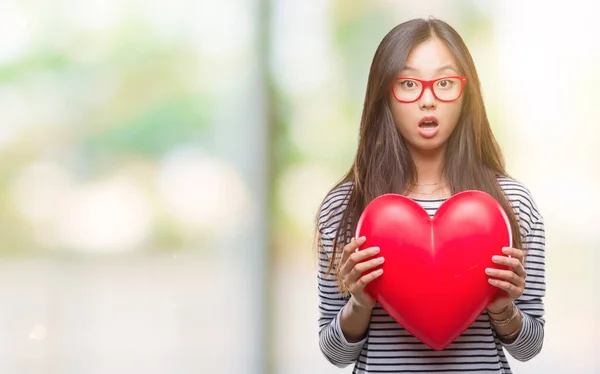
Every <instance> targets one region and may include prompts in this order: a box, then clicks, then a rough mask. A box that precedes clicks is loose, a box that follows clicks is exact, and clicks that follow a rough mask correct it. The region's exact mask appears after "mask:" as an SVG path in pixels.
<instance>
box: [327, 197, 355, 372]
mask: <svg viewBox="0 0 600 374" xmlns="http://www.w3.org/2000/svg"><path fill="white" fill-rule="evenodd" d="M348 192H349V188H348V187H347V186H342V187H340V188H338V189H337V190H335V191H333V192H332V193H330V195H329V196H328V197H327V198H326V199H325V201H324V203H323V205H322V207H321V211H320V214H319V223H318V227H319V260H318V261H319V263H318V271H317V286H318V296H319V347H320V349H321V352H322V353H323V355H324V356H325V358H327V360H328V361H329V362H331V363H332V364H334V365H335V366H337V367H340V368H342V367H346V366H348V365H350V364H353V363H355V362H356V360H357V359H358V357H359V355H360V352H361V350H362V348H363V346H364V344H365V342H366V338H365V339H363V340H361V341H359V342H355V343H350V342H348V340H347V339H346V337H345V336H344V333H343V332H342V329H341V326H340V313H341V310H342V308H343V307H344V306H345V305H346V303H347V302H348V296H346V295H345V294H343V293H342V292H341V291H340V290H339V287H338V284H337V280H336V276H335V273H334V271H331V272H330V273H329V274H327V268H328V265H329V261H330V259H331V258H332V256H333V242H334V237H335V232H336V229H337V227H338V226H339V221H340V220H341V215H342V213H343V209H344V207H343V201H344V200H345V197H344V196H346V194H347V193H348ZM339 258H341V255H339V254H336V260H338V261H339Z"/></svg>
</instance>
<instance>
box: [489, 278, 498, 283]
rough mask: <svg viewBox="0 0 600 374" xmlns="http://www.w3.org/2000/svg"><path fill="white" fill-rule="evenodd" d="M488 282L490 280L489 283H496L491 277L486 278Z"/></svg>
mask: <svg viewBox="0 0 600 374" xmlns="http://www.w3.org/2000/svg"><path fill="white" fill-rule="evenodd" d="M488 282H490V284H494V283H496V281H495V280H494V279H492V278H490V279H488Z"/></svg>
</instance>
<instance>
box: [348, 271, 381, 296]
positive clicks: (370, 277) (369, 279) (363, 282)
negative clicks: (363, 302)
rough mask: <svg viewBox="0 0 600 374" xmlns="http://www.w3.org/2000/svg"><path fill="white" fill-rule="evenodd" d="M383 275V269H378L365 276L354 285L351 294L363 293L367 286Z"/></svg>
mask: <svg viewBox="0 0 600 374" xmlns="http://www.w3.org/2000/svg"><path fill="white" fill-rule="evenodd" d="M381 274H383V269H377V270H375V271H372V272H370V273H369V274H366V275H363V276H362V277H360V279H359V280H358V281H357V282H355V283H354V284H353V285H352V287H351V289H350V292H351V293H353V294H357V293H359V292H362V291H363V290H364V289H365V287H366V286H367V284H369V283H371V282H372V281H374V280H375V279H377V278H379V277H380V276H381Z"/></svg>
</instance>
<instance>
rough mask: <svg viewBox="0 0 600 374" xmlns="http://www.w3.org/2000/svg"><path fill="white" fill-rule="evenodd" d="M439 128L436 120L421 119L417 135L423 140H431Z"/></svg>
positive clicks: (430, 117)
mask: <svg viewBox="0 0 600 374" xmlns="http://www.w3.org/2000/svg"><path fill="white" fill-rule="evenodd" d="M439 128H440V127H439V123H438V120H437V118H435V117H434V116H427V117H423V118H422V119H421V121H420V122H419V134H420V135H421V136H423V137H425V138H433V137H434V136H435V135H436V134H437V133H438V130H439Z"/></svg>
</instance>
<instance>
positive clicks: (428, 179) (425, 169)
mask: <svg viewBox="0 0 600 374" xmlns="http://www.w3.org/2000/svg"><path fill="white" fill-rule="evenodd" d="M411 156H412V159H413V162H414V164H415V167H416V184H417V185H431V184H434V183H444V178H443V169H444V150H443V149H437V150H434V151H431V152H427V151H426V152H423V151H415V152H411Z"/></svg>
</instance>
